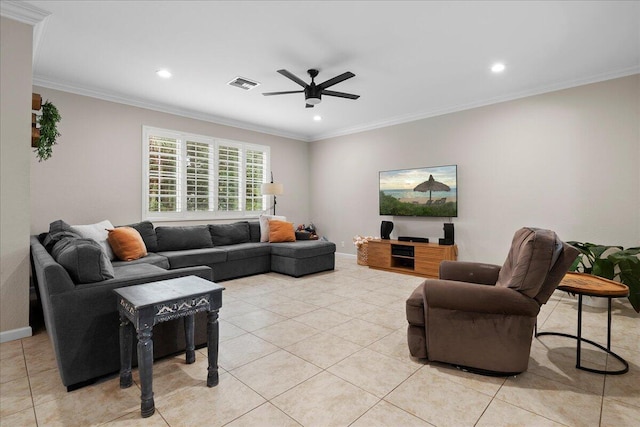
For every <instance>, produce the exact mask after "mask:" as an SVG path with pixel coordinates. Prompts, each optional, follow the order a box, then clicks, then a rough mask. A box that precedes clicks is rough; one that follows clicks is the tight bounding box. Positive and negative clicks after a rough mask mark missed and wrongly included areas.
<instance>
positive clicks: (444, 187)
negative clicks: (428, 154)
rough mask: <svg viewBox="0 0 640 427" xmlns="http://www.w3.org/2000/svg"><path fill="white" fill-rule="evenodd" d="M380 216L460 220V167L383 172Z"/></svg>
mask: <svg viewBox="0 0 640 427" xmlns="http://www.w3.org/2000/svg"><path fill="white" fill-rule="evenodd" d="M380 215H394V216H426V217H429V216H431V217H457V216H458V167H457V165H450V166H435V167H426V168H416V169H399V170H391V171H381V172H380Z"/></svg>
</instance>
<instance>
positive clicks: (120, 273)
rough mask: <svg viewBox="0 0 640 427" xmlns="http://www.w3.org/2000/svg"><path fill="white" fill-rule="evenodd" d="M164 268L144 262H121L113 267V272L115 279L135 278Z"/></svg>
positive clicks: (156, 272)
mask: <svg viewBox="0 0 640 427" xmlns="http://www.w3.org/2000/svg"><path fill="white" fill-rule="evenodd" d="M163 271H166V270H164V269H163V268H160V267H158V266H157V265H152V264H146V263H132V262H127V263H121V264H120V265H117V266H114V267H113V273H114V278H115V279H136V278H141V279H142V278H145V277H148V276H149V275H150V274H158V273H161V272H163Z"/></svg>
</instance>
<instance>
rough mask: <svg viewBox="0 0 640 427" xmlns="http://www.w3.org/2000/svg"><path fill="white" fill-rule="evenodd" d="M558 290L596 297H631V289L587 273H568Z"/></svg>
mask: <svg viewBox="0 0 640 427" xmlns="http://www.w3.org/2000/svg"><path fill="white" fill-rule="evenodd" d="M558 289H560V290H562V291H565V292H570V293H574V294H581V295H589V296H594V297H610V298H622V297H626V296H629V287H628V286H627V285H624V284H622V283H618V282H614V281H613V280H609V279H605V278H604V277H600V276H594V275H592V274H585V273H567V274H566V275H565V276H564V278H563V279H562V281H561V282H560V284H559V285H558Z"/></svg>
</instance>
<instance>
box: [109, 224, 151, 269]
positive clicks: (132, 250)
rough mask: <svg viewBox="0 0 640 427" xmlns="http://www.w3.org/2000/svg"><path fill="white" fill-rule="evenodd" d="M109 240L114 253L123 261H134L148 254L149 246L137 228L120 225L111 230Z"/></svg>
mask: <svg viewBox="0 0 640 427" xmlns="http://www.w3.org/2000/svg"><path fill="white" fill-rule="evenodd" d="M107 241H108V242H109V245H110V246H111V249H113V253H114V254H115V255H116V257H118V259H121V260H122V261H133V260H135V259H138V258H142V257H143V256H146V255H147V247H146V246H145V245H144V241H143V240H142V236H141V235H140V233H138V230H136V229H135V228H132V227H118V228H114V229H113V230H109V236H108V237H107Z"/></svg>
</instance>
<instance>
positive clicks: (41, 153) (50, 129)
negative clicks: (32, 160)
mask: <svg viewBox="0 0 640 427" xmlns="http://www.w3.org/2000/svg"><path fill="white" fill-rule="evenodd" d="M61 119H62V117H60V113H59V112H58V109H57V108H56V106H55V105H53V104H52V103H51V102H49V101H48V100H47V102H45V103H44V104H42V115H41V116H40V117H39V118H38V124H39V125H40V138H39V139H38V142H37V144H36V149H35V153H36V156H37V157H38V161H39V162H41V161H43V160H47V159H48V158H49V157H51V153H52V151H53V149H52V147H53V146H54V145H55V144H56V139H57V138H58V137H59V136H60V132H58V122H60V120H61Z"/></svg>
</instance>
